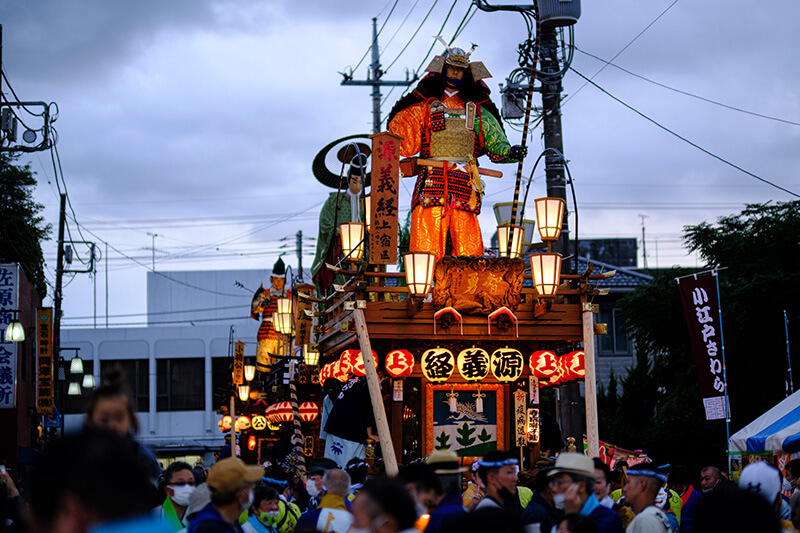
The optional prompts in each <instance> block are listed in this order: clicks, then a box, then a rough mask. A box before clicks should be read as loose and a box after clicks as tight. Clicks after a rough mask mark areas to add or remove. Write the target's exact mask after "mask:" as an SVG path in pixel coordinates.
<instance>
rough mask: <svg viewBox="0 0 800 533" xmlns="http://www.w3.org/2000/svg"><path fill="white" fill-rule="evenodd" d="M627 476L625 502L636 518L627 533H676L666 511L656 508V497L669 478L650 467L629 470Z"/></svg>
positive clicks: (637, 467)
mask: <svg viewBox="0 0 800 533" xmlns="http://www.w3.org/2000/svg"><path fill="white" fill-rule="evenodd" d="M627 476H628V483H627V484H626V485H625V501H626V502H627V503H628V504H629V505H630V506H631V508H632V509H633V512H634V513H636V516H634V517H633V520H631V523H630V524H629V525H628V528H627V529H626V530H625V533H675V530H674V529H673V528H672V525H671V524H670V521H669V519H668V518H667V516H666V515H665V514H664V511H662V510H661V509H659V508H658V507H657V506H656V496H658V491H659V489H661V488H662V487H663V486H664V483H666V482H667V477H666V476H665V475H663V474H659V473H658V472H657V471H656V470H654V469H653V467H651V466H649V465H636V466H635V467H633V468H628V472H627Z"/></svg>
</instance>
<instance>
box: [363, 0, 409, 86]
mask: <svg viewBox="0 0 800 533" xmlns="http://www.w3.org/2000/svg"><path fill="white" fill-rule="evenodd" d="M398 1H399V0H394V5H393V6H392V9H391V10H390V11H389V14H388V15H386V20H384V21H383V24H381V29H380V30H378V33H377V34H376V35H375V38H374V39H373V40H372V44H370V45H369V48H367V51H366V52H364V55H363V56H361V59H360V60H359V61H358V64H357V65H356V67H355V68H354V69H353V72H355V71H356V70H358V67H360V66H361V63H363V62H364V59H365V58H366V57H367V55H368V54H369V52H370V50H372V47H373V46H375V42H376V41H377V40H378V37H380V35H381V32H382V31H383V28H385V27H386V23H387V22H389V19H390V18H391V17H392V13H394V8H396V7H397V2H398Z"/></svg>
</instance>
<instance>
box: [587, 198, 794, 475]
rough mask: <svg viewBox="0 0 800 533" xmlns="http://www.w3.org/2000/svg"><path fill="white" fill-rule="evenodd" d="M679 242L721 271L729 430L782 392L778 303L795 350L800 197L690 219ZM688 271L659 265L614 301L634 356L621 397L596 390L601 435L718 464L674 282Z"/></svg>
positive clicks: (716, 436) (719, 431)
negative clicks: (708, 219) (617, 302)
mask: <svg viewBox="0 0 800 533" xmlns="http://www.w3.org/2000/svg"><path fill="white" fill-rule="evenodd" d="M684 243H685V245H686V247H687V248H688V249H689V250H691V251H693V252H697V253H698V254H699V255H700V257H701V258H702V259H703V260H704V262H705V263H706V265H708V266H707V267H706V268H705V269H708V268H715V269H719V274H718V275H719V283H720V299H721V303H722V311H723V314H722V327H723V335H724V341H725V359H726V367H727V380H728V392H729V396H730V403H731V415H732V418H731V427H730V431H731V433H733V432H735V431H737V430H738V429H740V428H741V427H743V426H745V425H747V424H749V423H750V422H751V421H752V420H753V419H754V418H756V417H758V416H759V415H761V414H762V413H763V412H764V411H766V410H767V409H769V408H771V407H772V406H773V405H775V404H776V403H778V402H779V401H780V400H781V399H782V398H784V397H785V387H784V376H785V369H786V355H787V350H786V336H785V330H784V320H783V313H784V310H785V311H786V313H787V316H788V318H789V324H790V343H791V345H792V346H796V347H800V344H799V343H798V341H800V334H798V333H797V328H796V327H795V328H794V332H792V324H797V323H798V320H799V319H800V305H798V297H800V201H795V202H786V203H777V204H770V203H768V204H755V205H748V206H747V207H746V208H745V209H744V210H743V211H742V212H741V213H739V214H736V215H731V216H727V217H723V218H720V219H719V220H717V222H716V223H714V224H711V223H708V222H703V223H701V224H698V225H696V226H687V227H686V228H684ZM705 269H704V270H705ZM689 273H690V271H689V270H686V269H671V270H669V271H666V272H664V273H662V274H661V275H659V276H657V277H656V278H655V279H654V280H653V281H652V282H651V283H650V284H648V285H646V286H642V287H640V288H639V289H637V290H636V291H635V292H634V293H633V294H632V295H630V296H629V297H627V298H625V299H624V300H622V301H621V302H620V311H621V315H622V318H623V319H624V320H625V321H626V323H627V325H628V327H629V329H630V333H631V334H632V336H633V337H634V339H635V343H636V350H637V359H636V362H635V364H634V365H633V367H632V368H631V369H630V373H629V375H628V376H627V377H626V378H625V379H623V380H622V386H621V389H622V390H621V394H620V395H617V391H616V385H615V386H614V387H613V390H612V387H611V386H610V387H609V388H608V389H606V390H603V391H601V394H600V397H599V399H598V408H599V410H600V416H601V421H600V428H601V435H600V436H601V438H604V439H608V440H609V441H611V442H614V443H615V444H619V445H620V446H623V447H626V448H633V449H639V448H641V449H644V450H645V451H646V452H648V453H649V454H650V455H651V456H653V457H654V458H655V459H656V460H657V461H661V462H672V463H673V464H674V463H676V462H680V463H684V464H689V465H693V466H697V467H698V468H699V466H700V464H701V463H705V464H708V463H717V464H719V465H720V466H723V465H724V464H725V462H726V461H725V450H726V448H727V442H726V433H725V426H724V422H721V421H720V422H706V421H705V416H704V412H703V408H702V402H701V399H700V393H699V389H698V384H697V374H696V370H695V365H694V359H693V356H692V352H691V347H690V341H689V334H688V329H687V326H686V320H685V317H684V315H683V309H682V306H681V301H680V295H679V293H678V286H677V283H676V278H678V277H680V276H683V275H687V274H689ZM798 349H800V348H798ZM798 349H796V350H795V355H796V354H797V353H798ZM794 359H795V360H794V361H793V363H796V362H797V357H795V358H794ZM793 367H794V368H800V367H798V366H797V365H796V364H793Z"/></svg>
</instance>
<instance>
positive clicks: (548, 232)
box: [535, 197, 567, 247]
mask: <svg viewBox="0 0 800 533" xmlns="http://www.w3.org/2000/svg"><path fill="white" fill-rule="evenodd" d="M535 202H536V223H537V224H538V226H539V235H540V236H541V237H542V240H543V241H545V242H547V243H548V247H549V243H551V242H553V241H557V240H558V237H559V236H560V235H561V226H562V223H563V221H564V209H565V208H566V205H567V202H565V201H564V199H563V198H552V197H546V198H537V199H536V200H535Z"/></svg>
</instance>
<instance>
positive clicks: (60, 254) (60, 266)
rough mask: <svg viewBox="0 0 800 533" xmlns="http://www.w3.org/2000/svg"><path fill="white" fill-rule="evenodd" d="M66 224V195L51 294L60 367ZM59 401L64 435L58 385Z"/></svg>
mask: <svg viewBox="0 0 800 533" xmlns="http://www.w3.org/2000/svg"><path fill="white" fill-rule="evenodd" d="M66 223H67V195H66V194H62V195H61V207H60V211H59V216H58V243H57V245H58V250H57V251H56V287H55V291H54V294H53V306H54V307H55V309H53V354H54V356H55V358H56V361H58V365H59V367H60V366H61V302H62V300H63V294H62V288H63V283H64V226H66ZM59 383H60V382H59ZM60 384H61V387H60V388H59V392H60V396H61V398H60V400H61V411H62V412H61V413H59V414H60V415H61V435H63V434H64V413H63V411H64V405H63V402H64V386H63V383H60Z"/></svg>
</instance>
